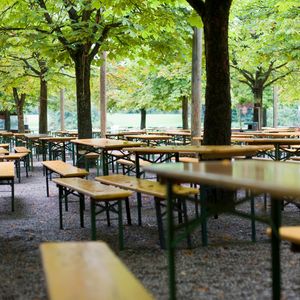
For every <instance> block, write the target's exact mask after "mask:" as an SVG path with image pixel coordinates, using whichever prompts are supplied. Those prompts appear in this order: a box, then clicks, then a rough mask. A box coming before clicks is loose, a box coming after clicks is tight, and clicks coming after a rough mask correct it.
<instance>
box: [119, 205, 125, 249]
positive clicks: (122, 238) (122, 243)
mask: <svg viewBox="0 0 300 300" xmlns="http://www.w3.org/2000/svg"><path fill="white" fill-rule="evenodd" d="M118 225H119V249H120V250H123V249H124V233H123V215H122V200H118Z"/></svg>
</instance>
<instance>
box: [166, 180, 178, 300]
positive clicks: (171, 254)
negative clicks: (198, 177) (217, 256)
mask: <svg viewBox="0 0 300 300" xmlns="http://www.w3.org/2000/svg"><path fill="white" fill-rule="evenodd" d="M172 186H173V184H172V181H171V180H168V181H167V250H168V273H169V299H171V300H175V299H176V277H175V245H173V241H174V232H173V227H174V224H173V191H172Z"/></svg>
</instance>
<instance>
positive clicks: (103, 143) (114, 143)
mask: <svg viewBox="0 0 300 300" xmlns="http://www.w3.org/2000/svg"><path fill="white" fill-rule="evenodd" d="M71 142H72V143H74V144H78V145H84V146H91V147H94V148H101V149H109V150H115V149H122V148H124V147H139V146H141V145H143V143H141V142H129V141H124V140H114V139H77V140H72V141H71Z"/></svg>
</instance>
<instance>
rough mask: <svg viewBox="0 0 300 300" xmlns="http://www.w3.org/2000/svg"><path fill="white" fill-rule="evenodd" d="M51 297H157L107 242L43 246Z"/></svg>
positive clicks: (148, 299) (64, 299)
mask: <svg viewBox="0 0 300 300" xmlns="http://www.w3.org/2000/svg"><path fill="white" fill-rule="evenodd" d="M40 248H41V252H42V261H43V266H44V270H45V273H46V279H47V286H48V292H49V299H52V300H67V299H90V300H91V299H98V300H115V299H123V300H131V299H143V300H151V299H154V298H153V297H152V295H151V294H150V293H148V292H147V290H146V289H145V288H144V287H143V286H142V284H141V283H140V282H139V281H138V280H137V279H136V278H135V277H134V275H133V274H132V273H131V272H130V271H129V270H128V268H127V267H126V266H125V265H124V263H123V262H122V261H121V260H120V259H119V258H118V257H117V256H116V255H115V254H114V253H113V251H112V250H110V248H109V247H108V246H107V245H106V244H105V243H104V242H66V243H44V244H42V245H41V246H40Z"/></svg>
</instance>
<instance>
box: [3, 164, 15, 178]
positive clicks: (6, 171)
mask: <svg viewBox="0 0 300 300" xmlns="http://www.w3.org/2000/svg"><path fill="white" fill-rule="evenodd" d="M14 177H15V169H14V163H13V162H0V179H4V178H9V179H11V178H14Z"/></svg>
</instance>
